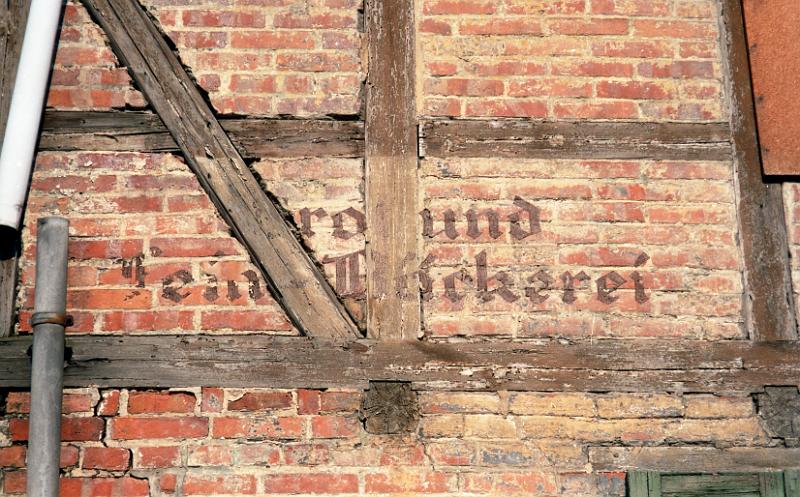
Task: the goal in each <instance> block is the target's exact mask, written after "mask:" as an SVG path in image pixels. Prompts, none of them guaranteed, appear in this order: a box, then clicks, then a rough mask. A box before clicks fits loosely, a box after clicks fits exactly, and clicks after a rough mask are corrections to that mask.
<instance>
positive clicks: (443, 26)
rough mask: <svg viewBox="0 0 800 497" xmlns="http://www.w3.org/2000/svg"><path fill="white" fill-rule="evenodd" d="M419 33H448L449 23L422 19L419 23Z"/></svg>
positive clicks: (450, 30) (449, 30)
mask: <svg viewBox="0 0 800 497" xmlns="http://www.w3.org/2000/svg"><path fill="white" fill-rule="evenodd" d="M419 32H420V33H432V34H440V35H449V34H450V33H451V32H452V27H451V26H450V23H448V22H445V21H439V20H436V19H423V20H422V21H420V23H419Z"/></svg>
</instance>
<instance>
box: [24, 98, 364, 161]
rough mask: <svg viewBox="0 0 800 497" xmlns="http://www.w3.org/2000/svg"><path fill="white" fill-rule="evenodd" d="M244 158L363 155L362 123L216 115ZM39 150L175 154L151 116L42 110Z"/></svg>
mask: <svg viewBox="0 0 800 497" xmlns="http://www.w3.org/2000/svg"><path fill="white" fill-rule="evenodd" d="M219 123H220V125H222V129H223V130H225V132H226V133H227V134H228V136H229V137H230V139H231V141H233V144H234V145H235V146H236V149H237V150H239V151H240V153H241V154H242V156H243V157H245V158H247V159H262V158H304V157H310V158H314V157H353V158H361V157H363V156H364V125H363V123H361V122H359V121H333V120H324V119H265V118H255V119H254V118H251V119H220V120H219ZM39 150H44V151H58V152H71V151H93V152H95V151H104V152H140V153H181V152H182V151H181V148H180V147H179V146H178V144H177V143H175V140H174V139H173V138H172V135H171V134H170V132H169V131H168V130H167V128H166V126H164V123H163V122H162V121H161V119H160V118H159V117H158V115H157V114H153V113H151V112H139V111H125V112H115V111H106V112H102V111H101V112H98V111H56V110H49V111H47V112H45V116H44V122H43V124H42V135H41V138H40V140H39Z"/></svg>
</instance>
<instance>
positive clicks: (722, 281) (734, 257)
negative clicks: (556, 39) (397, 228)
mask: <svg viewBox="0 0 800 497" xmlns="http://www.w3.org/2000/svg"><path fill="white" fill-rule="evenodd" d="M422 180H423V181H422V185H423V188H424V193H425V198H424V202H425V209H426V214H425V216H427V217H428V219H429V221H430V226H429V229H428V230H427V231H426V233H424V240H425V242H424V247H425V256H426V257H427V259H426V263H427V264H426V265H427V267H428V269H427V274H428V275H429V276H430V279H431V280H432V285H431V287H430V293H428V294H426V300H425V324H426V331H427V333H429V334H430V335H432V336H453V335H462V336H477V335H495V336H512V337H517V338H531V337H547V336H554V335H555V336H568V337H573V338H582V337H592V336H595V337H604V336H615V337H632V336H643V337H645V336H650V337H653V336H658V337H684V338H701V339H702V338H705V339H726V338H740V337H741V336H742V331H741V327H740V324H741V320H742V318H741V293H742V283H741V268H740V262H739V259H740V255H739V249H738V247H737V243H736V228H735V226H736V211H735V205H734V195H733V185H732V166H731V163H730V162H691V163H690V162H680V161H599V160H598V161H579V160H561V161H553V160H513V161H507V160H501V159H426V160H425V161H423V163H422ZM514 199H519V200H517V201H515V200H514ZM520 200H522V203H520ZM534 209H535V211H534V212H535V214H533V215H535V217H536V219H537V223H536V224H537V225H536V226H533V227H532V225H531V224H530V221H529V219H530V216H531V215H532V214H531V213H530V212H528V210H531V211H533V210H534ZM515 216H516V218H518V219H520V221H519V222H517V223H514V219H516V218H515ZM492 217H494V222H496V226H495V227H494V228H493V226H492V223H493V220H492ZM448 218H449V219H450V221H451V222H450V223H448V222H447V220H448ZM421 223H422V224H424V222H423V221H422V220H421ZM515 224H516V226H515ZM448 225H450V226H451V227H452V229H450V230H448Z"/></svg>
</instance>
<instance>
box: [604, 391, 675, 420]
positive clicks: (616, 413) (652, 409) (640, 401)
mask: <svg viewBox="0 0 800 497" xmlns="http://www.w3.org/2000/svg"><path fill="white" fill-rule="evenodd" d="M596 402H597V412H598V415H599V416H600V417H601V418H650V417H653V418H671V417H676V416H681V415H683V401H682V400H681V398H680V397H677V396H674V395H656V394H651V395H634V394H614V395H608V396H598V397H597V398H596Z"/></svg>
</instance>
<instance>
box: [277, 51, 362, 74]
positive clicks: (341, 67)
mask: <svg viewBox="0 0 800 497" xmlns="http://www.w3.org/2000/svg"><path fill="white" fill-rule="evenodd" d="M276 65H277V67H278V69H280V70H294V71H298V72H347V71H356V70H358V67H359V61H358V60H357V59H356V58H355V57H352V56H349V55H347V54H328V53H322V52H306V53H299V54H292V53H287V54H284V53H282V54H279V55H278V57H277V58H276Z"/></svg>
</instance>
